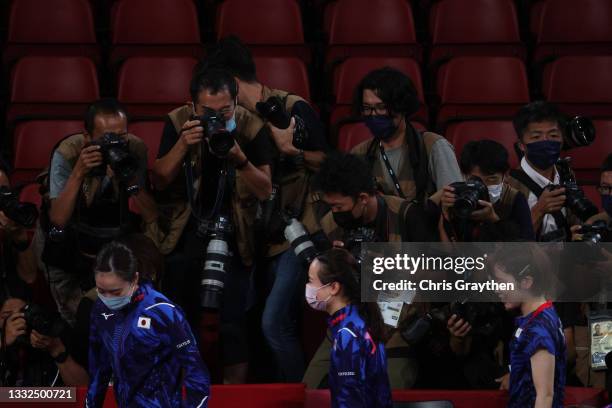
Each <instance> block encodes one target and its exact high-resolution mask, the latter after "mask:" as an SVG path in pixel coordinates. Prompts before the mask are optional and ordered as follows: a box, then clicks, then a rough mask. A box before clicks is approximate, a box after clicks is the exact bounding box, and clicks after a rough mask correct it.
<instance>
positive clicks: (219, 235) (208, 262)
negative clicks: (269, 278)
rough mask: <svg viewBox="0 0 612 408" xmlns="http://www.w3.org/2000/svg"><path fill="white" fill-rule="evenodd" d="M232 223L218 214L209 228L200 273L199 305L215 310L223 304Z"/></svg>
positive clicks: (229, 257)
mask: <svg viewBox="0 0 612 408" xmlns="http://www.w3.org/2000/svg"><path fill="white" fill-rule="evenodd" d="M232 230H233V228H232V224H231V222H230V221H229V219H227V218H226V217H223V216H219V217H218V218H217V220H216V221H215V223H214V224H213V226H212V228H211V229H210V230H209V236H210V240H209V241H208V246H207V247H206V257H205V259H204V267H203V269H202V273H201V281H200V284H201V292H200V306H201V307H202V308H204V309H214V310H217V309H219V308H221V305H222V304H223V289H224V287H225V276H226V274H227V273H228V272H229V263H230V259H231V256H230V250H229V240H230V236H231V233H232Z"/></svg>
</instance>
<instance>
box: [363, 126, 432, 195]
mask: <svg viewBox="0 0 612 408" xmlns="http://www.w3.org/2000/svg"><path fill="white" fill-rule="evenodd" d="M440 139H444V137H443V136H440V135H438V134H436V133H432V132H422V133H421V132H417V131H416V129H414V128H412V127H411V126H410V127H409V128H408V129H406V133H405V135H404V142H403V144H402V148H403V149H404V150H405V151H404V153H405V158H406V159H405V161H404V163H402V166H401V168H400V169H399V172H398V173H397V174H396V176H397V180H398V183H399V186H400V188H401V189H402V192H403V193H404V196H405V197H404V198H405V199H407V200H414V199H418V200H419V201H423V200H424V199H425V198H426V197H429V196H430V195H431V194H433V193H435V192H436V190H437V188H436V186H435V184H434V183H433V181H432V180H431V175H430V174H429V157H430V155H431V150H432V148H433V145H434V144H435V143H436V142H437V141H438V140H440ZM351 153H352V154H354V155H357V156H360V157H362V158H364V159H365V160H366V161H368V163H370V166H371V168H372V173H373V175H374V177H375V179H376V184H377V186H378V188H379V190H380V191H381V192H382V193H383V194H385V195H394V196H399V193H398V191H397V189H396V188H395V186H394V185H393V184H389V183H388V182H387V178H386V176H387V175H388V174H389V172H388V170H387V167H386V166H385V163H384V161H383V160H382V158H381V154H380V146H379V142H378V140H377V139H370V140H366V141H364V142H361V143H360V144H358V145H357V146H355V147H354V148H353V149H351ZM419 190H420V191H419ZM419 195H420V197H419Z"/></svg>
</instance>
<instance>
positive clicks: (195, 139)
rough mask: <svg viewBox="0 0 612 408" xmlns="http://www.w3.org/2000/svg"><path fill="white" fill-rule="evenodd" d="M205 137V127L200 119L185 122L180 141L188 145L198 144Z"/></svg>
mask: <svg viewBox="0 0 612 408" xmlns="http://www.w3.org/2000/svg"><path fill="white" fill-rule="evenodd" d="M202 139H204V127H203V126H202V123H201V122H200V121H199V120H190V121H187V122H185V124H184V125H183V129H182V130H181V137H180V141H181V142H182V143H183V144H184V145H185V146H186V147H189V146H192V145H194V144H198V143H200V142H201V141H202Z"/></svg>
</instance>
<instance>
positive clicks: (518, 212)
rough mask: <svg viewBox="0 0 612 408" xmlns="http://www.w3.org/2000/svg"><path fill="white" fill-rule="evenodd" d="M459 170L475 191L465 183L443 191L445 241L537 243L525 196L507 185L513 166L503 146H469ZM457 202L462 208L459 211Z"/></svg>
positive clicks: (487, 143) (486, 142)
mask: <svg viewBox="0 0 612 408" xmlns="http://www.w3.org/2000/svg"><path fill="white" fill-rule="evenodd" d="M460 166H461V171H462V173H463V174H464V175H465V177H466V179H467V180H469V181H470V182H471V183H472V184H473V187H470V186H471V184H468V185H466V184H465V183H454V184H451V185H450V186H446V187H444V194H443V195H442V198H441V205H442V222H441V231H440V233H441V235H442V237H443V239H442V240H443V241H446V240H452V241H478V240H480V238H482V237H480V236H479V235H481V233H482V235H486V240H487V241H510V240H515V239H522V240H535V236H534V233H533V227H532V223H531V213H530V211H529V206H528V205H527V200H526V198H525V196H524V195H523V194H522V193H520V192H519V191H518V190H516V189H515V188H513V187H511V186H509V185H508V184H506V183H505V182H504V179H505V177H506V173H507V172H508V170H509V168H510V165H509V164H508V152H507V151H506V149H505V148H504V147H503V146H502V145H501V144H499V143H497V142H495V141H493V140H481V141H471V142H469V143H467V144H466V145H465V147H464V148H463V151H462V152H461V159H460ZM485 188H486V190H485ZM458 194H459V195H458ZM457 200H459V205H460V206H457V207H456V206H455V204H456V203H457ZM466 217H468V218H466ZM506 234H510V236H505V235H506ZM492 238H494V239H492Z"/></svg>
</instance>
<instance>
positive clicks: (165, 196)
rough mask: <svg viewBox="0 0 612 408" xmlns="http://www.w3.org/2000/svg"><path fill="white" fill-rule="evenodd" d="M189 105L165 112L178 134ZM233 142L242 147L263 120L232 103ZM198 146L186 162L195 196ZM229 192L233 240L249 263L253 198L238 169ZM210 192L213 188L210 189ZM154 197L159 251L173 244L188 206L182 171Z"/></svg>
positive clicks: (177, 237) (181, 230)
mask: <svg viewBox="0 0 612 408" xmlns="http://www.w3.org/2000/svg"><path fill="white" fill-rule="evenodd" d="M192 112H193V111H192V108H191V106H189V105H185V106H183V107H180V108H177V109H175V110H173V111H172V112H170V113H169V114H168V116H169V118H170V120H171V122H172V124H173V125H174V128H175V130H176V132H177V134H179V135H180V133H181V130H182V128H183V125H184V124H185V122H187V121H188V120H189V119H190V118H191V115H192ZM235 118H236V128H237V129H238V131H237V133H236V142H237V143H238V145H239V146H240V147H241V148H242V149H243V150H244V149H245V146H246V145H247V144H248V143H249V142H250V141H251V140H253V139H254V138H255V137H256V136H257V134H258V133H259V131H260V130H261V129H262V127H263V126H264V124H263V122H262V121H261V120H260V119H259V118H257V117H256V116H254V115H252V114H251V113H250V112H249V111H247V110H246V109H244V108H242V107H240V106H237V107H236V116H235ZM200 155H201V152H200V146H199V145H197V146H192V147H191V149H190V151H189V153H188V156H187V159H188V160H187V162H188V163H189V165H190V166H192V168H193V169H194V172H193V173H194V177H195V179H194V185H193V189H194V193H195V195H196V196H197V194H198V193H199V190H200V184H201V178H200V177H198V174H199V171H198V169H199V166H200V162H201V160H200ZM233 190H234V191H233V194H232V222H233V224H234V229H235V236H236V243H237V246H238V251H239V253H240V256H241V258H242V261H243V262H244V263H245V265H251V264H252V263H253V252H254V248H253V246H254V245H253V222H254V220H255V211H256V210H257V205H256V204H257V198H256V197H255V196H254V195H253V194H252V193H251V192H250V191H249V190H248V188H247V186H246V184H245V183H244V181H243V180H242V179H241V177H240V172H236V177H235V181H234V188H233ZM211 193H213V192H211ZM156 198H157V199H158V200H159V201H158V204H159V209H160V213H161V217H160V222H158V224H159V225H158V226H157V227H156V228H157V229H158V231H157V237H158V241H159V239H160V238H163V246H162V247H161V248H160V251H161V252H162V253H163V254H167V253H169V252H171V251H172V250H173V249H174V248H175V247H176V244H177V242H178V240H179V238H180V236H181V235H182V233H183V230H184V229H185V225H187V221H188V220H189V216H190V215H191V208H190V207H189V203H188V202H187V199H186V198H187V192H186V181H185V173H184V172H180V173H179V175H178V176H177V177H176V178H175V180H174V181H173V182H172V183H171V184H170V186H168V188H167V189H166V190H164V191H161V192H157V194H156Z"/></svg>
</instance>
